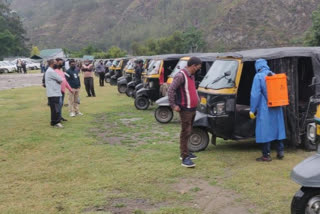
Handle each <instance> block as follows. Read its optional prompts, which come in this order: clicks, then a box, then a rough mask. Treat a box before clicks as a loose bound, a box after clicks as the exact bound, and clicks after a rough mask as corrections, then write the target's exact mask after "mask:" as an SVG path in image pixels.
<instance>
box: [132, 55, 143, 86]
mask: <svg viewBox="0 0 320 214" xmlns="http://www.w3.org/2000/svg"><path fill="white" fill-rule="evenodd" d="M142 72H143V61H142V60H138V61H137V65H136V67H135V70H134V73H135V77H134V81H135V82H136V83H137V84H139V83H140V82H141V75H142Z"/></svg>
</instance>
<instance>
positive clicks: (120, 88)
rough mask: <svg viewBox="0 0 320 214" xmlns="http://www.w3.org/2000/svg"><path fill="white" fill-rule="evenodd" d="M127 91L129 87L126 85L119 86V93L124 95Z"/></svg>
mask: <svg viewBox="0 0 320 214" xmlns="http://www.w3.org/2000/svg"><path fill="white" fill-rule="evenodd" d="M126 90H127V86H126V85H124V84H122V85H119V86H118V91H119V93H121V94H123V93H125V92H126Z"/></svg>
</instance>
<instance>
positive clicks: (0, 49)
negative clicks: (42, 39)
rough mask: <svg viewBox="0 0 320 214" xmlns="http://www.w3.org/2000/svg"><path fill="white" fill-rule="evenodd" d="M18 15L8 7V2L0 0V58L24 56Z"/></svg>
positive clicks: (24, 38) (26, 49) (22, 33)
mask: <svg viewBox="0 0 320 214" xmlns="http://www.w3.org/2000/svg"><path fill="white" fill-rule="evenodd" d="M25 34H26V32H25V30H24V29H23V25H22V22H21V20H20V17H19V16H18V15H17V14H16V13H15V12H14V11H12V10H10V8H9V3H6V2H2V1H0V59H2V58H3V57H7V56H26V55H27V54H28V52H29V48H28V47H27V45H26V41H27V38H26V37H25Z"/></svg>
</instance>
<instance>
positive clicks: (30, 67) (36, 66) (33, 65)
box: [11, 58, 40, 70]
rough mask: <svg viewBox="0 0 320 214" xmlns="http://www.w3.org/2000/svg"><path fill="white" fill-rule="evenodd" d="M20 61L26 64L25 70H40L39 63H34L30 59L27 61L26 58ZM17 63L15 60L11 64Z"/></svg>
mask: <svg viewBox="0 0 320 214" xmlns="http://www.w3.org/2000/svg"><path fill="white" fill-rule="evenodd" d="M21 60H22V61H25V62H26V67H27V70H38V69H40V63H39V62H34V61H32V60H31V59H27V58H23V59H21ZM17 61H18V59H15V60H13V61H12V62H11V63H13V64H14V65H16V64H17Z"/></svg>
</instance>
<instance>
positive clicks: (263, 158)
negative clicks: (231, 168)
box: [256, 156, 272, 162]
mask: <svg viewBox="0 0 320 214" xmlns="http://www.w3.org/2000/svg"><path fill="white" fill-rule="evenodd" d="M256 161H259V162H270V161H272V158H271V157H270V156H268V157H264V156H261V157H260V158H257V159H256Z"/></svg>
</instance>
